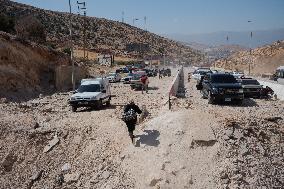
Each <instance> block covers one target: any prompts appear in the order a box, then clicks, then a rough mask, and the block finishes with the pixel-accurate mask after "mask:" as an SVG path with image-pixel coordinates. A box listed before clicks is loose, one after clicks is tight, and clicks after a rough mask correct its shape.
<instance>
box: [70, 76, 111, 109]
mask: <svg viewBox="0 0 284 189" xmlns="http://www.w3.org/2000/svg"><path fill="white" fill-rule="evenodd" d="M110 100H111V93H110V85H109V81H108V79H106V78H96V79H83V80H82V81H81V85H80V87H79V88H78V89H77V90H76V91H75V94H73V95H72V96H71V97H70V100H69V104H70V106H71V107H72V111H73V112H76V110H77V108H79V107H94V108H101V107H102V106H103V104H106V105H107V106H109V105H110Z"/></svg>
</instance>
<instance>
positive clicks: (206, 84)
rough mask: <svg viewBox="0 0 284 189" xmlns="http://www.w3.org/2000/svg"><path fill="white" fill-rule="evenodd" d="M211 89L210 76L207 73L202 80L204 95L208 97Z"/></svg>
mask: <svg viewBox="0 0 284 189" xmlns="http://www.w3.org/2000/svg"><path fill="white" fill-rule="evenodd" d="M209 91H210V76H209V75H205V76H204V79H203V81H202V93H203V95H204V96H206V97H208V94H209Z"/></svg>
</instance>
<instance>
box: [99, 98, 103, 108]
mask: <svg viewBox="0 0 284 189" xmlns="http://www.w3.org/2000/svg"><path fill="white" fill-rule="evenodd" d="M102 106H103V101H102V99H101V100H100V101H99V104H98V108H102Z"/></svg>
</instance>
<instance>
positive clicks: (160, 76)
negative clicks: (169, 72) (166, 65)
mask: <svg viewBox="0 0 284 189" xmlns="http://www.w3.org/2000/svg"><path fill="white" fill-rule="evenodd" d="M161 78H162V71H161V70H160V69H159V79H161Z"/></svg>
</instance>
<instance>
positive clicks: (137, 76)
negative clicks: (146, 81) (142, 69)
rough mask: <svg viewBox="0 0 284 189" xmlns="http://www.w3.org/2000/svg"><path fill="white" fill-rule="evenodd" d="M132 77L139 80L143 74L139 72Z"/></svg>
mask: <svg viewBox="0 0 284 189" xmlns="http://www.w3.org/2000/svg"><path fill="white" fill-rule="evenodd" d="M132 78H133V80H139V79H140V78H141V76H140V75H139V74H134V75H133V77H132Z"/></svg>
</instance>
